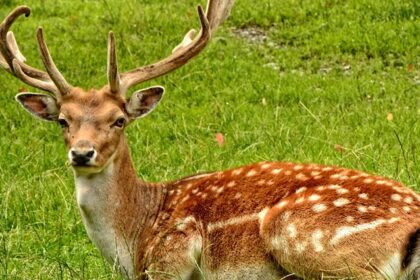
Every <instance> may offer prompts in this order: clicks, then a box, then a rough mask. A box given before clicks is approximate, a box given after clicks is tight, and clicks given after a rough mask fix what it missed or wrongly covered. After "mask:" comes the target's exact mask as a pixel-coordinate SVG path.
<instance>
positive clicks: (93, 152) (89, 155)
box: [86, 150, 95, 158]
mask: <svg viewBox="0 0 420 280" xmlns="http://www.w3.org/2000/svg"><path fill="white" fill-rule="evenodd" d="M94 154H95V151H94V150H91V151H89V152H87V153H86V157H88V158H92V157H93V155H94Z"/></svg>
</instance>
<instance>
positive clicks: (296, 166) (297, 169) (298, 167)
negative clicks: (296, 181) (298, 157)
mask: <svg viewBox="0 0 420 280" xmlns="http://www.w3.org/2000/svg"><path fill="white" fill-rule="evenodd" d="M293 169H294V170H295V171H299V170H302V169H303V165H299V164H298V165H295V166H294V167H293Z"/></svg>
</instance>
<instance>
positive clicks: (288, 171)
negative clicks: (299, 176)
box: [273, 170, 293, 176]
mask: <svg viewBox="0 0 420 280" xmlns="http://www.w3.org/2000/svg"><path fill="white" fill-rule="evenodd" d="M273 171H274V170H273ZM292 173H293V172H292V171H291V170H286V171H285V172H284V174H285V175H286V176H290V175H292Z"/></svg>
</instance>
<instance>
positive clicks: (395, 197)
mask: <svg viewBox="0 0 420 280" xmlns="http://www.w3.org/2000/svg"><path fill="white" fill-rule="evenodd" d="M391 199H392V200H394V201H401V195H399V194H397V193H394V194H392V195H391Z"/></svg>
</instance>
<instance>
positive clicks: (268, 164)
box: [261, 163, 271, 169]
mask: <svg viewBox="0 0 420 280" xmlns="http://www.w3.org/2000/svg"><path fill="white" fill-rule="evenodd" d="M270 167H271V163H264V164H262V165H261V169H268V168H270Z"/></svg>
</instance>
